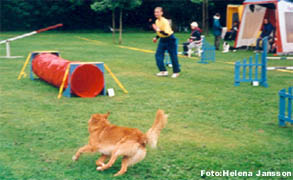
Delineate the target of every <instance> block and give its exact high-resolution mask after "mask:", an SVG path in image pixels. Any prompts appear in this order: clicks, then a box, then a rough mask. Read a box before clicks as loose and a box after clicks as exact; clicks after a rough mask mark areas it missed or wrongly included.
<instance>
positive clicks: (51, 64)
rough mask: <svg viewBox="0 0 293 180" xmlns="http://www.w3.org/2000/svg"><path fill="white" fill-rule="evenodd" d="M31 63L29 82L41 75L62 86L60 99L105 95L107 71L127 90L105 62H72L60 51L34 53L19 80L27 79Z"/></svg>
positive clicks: (55, 84) (51, 82)
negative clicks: (105, 74)
mask: <svg viewBox="0 0 293 180" xmlns="http://www.w3.org/2000/svg"><path fill="white" fill-rule="evenodd" d="M28 64H30V79H31V80H34V79H35V78H34V76H38V77H39V78H40V79H42V80H43V81H46V82H47V83H49V84H52V85H53V86H55V87H59V94H58V99H60V98H61V96H62V95H63V96H66V97H71V96H72V95H76V96H79V97H95V96H97V95H106V85H105V78H104V72H105V70H106V71H108V73H109V74H110V76H111V77H112V78H113V79H114V81H115V82H116V83H117V85H118V86H119V87H120V88H121V89H122V91H123V92H124V93H125V94H128V91H127V90H126V89H125V88H124V86H123V85H122V83H121V82H120V81H119V80H118V78H117V77H116V76H115V75H114V73H113V72H112V71H111V70H110V68H109V67H108V66H107V65H106V64H104V63H103V62H79V61H76V62H73V61H69V60H66V59H63V58H61V56H60V55H59V52H58V51H34V52H31V53H29V55H28V56H27V58H26V60H25V62H24V64H23V66H22V69H21V71H20V73H19V75H18V77H17V79H18V80H20V79H21V78H22V77H26V76H27V74H26V73H25V69H26V67H27V66H28Z"/></svg>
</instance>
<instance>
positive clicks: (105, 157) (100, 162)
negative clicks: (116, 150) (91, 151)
mask: <svg viewBox="0 0 293 180" xmlns="http://www.w3.org/2000/svg"><path fill="white" fill-rule="evenodd" d="M108 158H109V156H108V155H105V154H102V156H101V157H100V158H99V159H98V160H97V161H96V165H97V166H105V164H104V162H105V161H106V160H107V159H108Z"/></svg>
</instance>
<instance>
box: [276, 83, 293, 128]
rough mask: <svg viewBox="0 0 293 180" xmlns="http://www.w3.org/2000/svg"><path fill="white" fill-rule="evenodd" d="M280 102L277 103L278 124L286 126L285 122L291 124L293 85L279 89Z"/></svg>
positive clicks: (292, 121) (292, 120)
mask: <svg viewBox="0 0 293 180" xmlns="http://www.w3.org/2000/svg"><path fill="white" fill-rule="evenodd" d="M279 97H280V104H279V125H280V126H281V127H284V126H286V122H289V123H291V124H293V117H292V108H293V106H292V102H293V101H292V100H293V86H292V87H289V88H288V92H286V89H282V90H280V91H279Z"/></svg>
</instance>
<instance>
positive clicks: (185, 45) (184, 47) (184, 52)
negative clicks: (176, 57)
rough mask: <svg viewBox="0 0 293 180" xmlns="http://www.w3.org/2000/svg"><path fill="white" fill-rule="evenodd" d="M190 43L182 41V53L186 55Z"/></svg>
mask: <svg viewBox="0 0 293 180" xmlns="http://www.w3.org/2000/svg"><path fill="white" fill-rule="evenodd" d="M189 44H190V42H185V43H183V54H184V55H187V51H188V45H189Z"/></svg>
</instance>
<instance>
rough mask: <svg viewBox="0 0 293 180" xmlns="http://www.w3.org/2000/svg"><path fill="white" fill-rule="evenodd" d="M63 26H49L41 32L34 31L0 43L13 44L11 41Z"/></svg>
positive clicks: (40, 30)
mask: <svg viewBox="0 0 293 180" xmlns="http://www.w3.org/2000/svg"><path fill="white" fill-rule="evenodd" d="M61 26H63V24H56V25H54V26H49V27H46V28H42V29H39V30H36V31H32V32H30V33H26V34H22V35H20V36H16V37H13V38H9V39H6V40H3V41H0V44H4V43H7V42H11V41H15V40H18V39H22V38H25V37H28V36H32V35H34V34H38V33H41V32H44V31H49V30H51V29H56V28H58V27H61Z"/></svg>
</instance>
